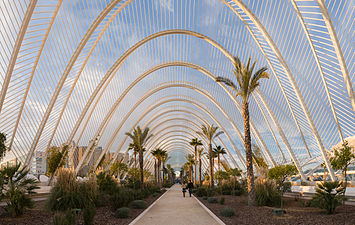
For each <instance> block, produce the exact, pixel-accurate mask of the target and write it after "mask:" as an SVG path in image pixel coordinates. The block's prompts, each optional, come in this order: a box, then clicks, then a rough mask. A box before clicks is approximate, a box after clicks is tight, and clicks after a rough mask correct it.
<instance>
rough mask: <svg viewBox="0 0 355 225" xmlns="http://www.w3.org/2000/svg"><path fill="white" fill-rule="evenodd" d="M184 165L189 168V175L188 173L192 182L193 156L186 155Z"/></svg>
mask: <svg viewBox="0 0 355 225" xmlns="http://www.w3.org/2000/svg"><path fill="white" fill-rule="evenodd" d="M186 160H187V162H186V165H187V166H188V168H189V173H190V181H191V182H192V180H193V173H194V168H193V166H194V165H195V156H194V155H193V154H188V155H187V156H186Z"/></svg>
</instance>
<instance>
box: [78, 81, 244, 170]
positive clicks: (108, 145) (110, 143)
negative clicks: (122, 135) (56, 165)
mask: <svg viewBox="0 0 355 225" xmlns="http://www.w3.org/2000/svg"><path fill="white" fill-rule="evenodd" d="M174 86H181V87H184V86H185V87H188V88H190V89H193V90H196V91H198V92H199V93H201V94H202V95H204V96H205V97H207V98H208V99H209V100H211V101H212V102H213V104H214V105H216V106H217V107H218V108H219V110H220V111H221V112H222V113H223V114H224V115H225V116H226V117H227V119H228V120H229V121H230V122H231V124H232V126H233V128H234V129H235V130H236V132H239V130H238V128H237V127H236V126H235V124H234V122H233V121H232V120H231V118H230V117H229V115H228V114H227V113H226V112H225V111H224V109H223V108H222V107H221V106H220V105H219V104H218V103H217V102H216V101H215V100H214V98H213V97H211V96H209V95H208V94H207V92H206V91H202V90H204V89H202V88H196V87H193V86H191V85H187V84H186V85H185V84H182V83H181V84H180V83H179V84H169V82H167V85H165V86H162V87H158V88H156V89H154V90H152V91H148V92H147V93H145V95H144V96H143V97H142V98H141V99H140V100H139V101H138V102H137V103H136V105H135V106H134V107H133V108H132V109H131V111H130V112H129V113H127V114H126V117H125V118H124V119H123V120H122V122H121V124H120V126H119V128H118V129H116V131H115V132H114V134H113V135H112V137H111V138H110V140H109V143H108V144H107V145H106V147H105V149H106V151H107V150H108V149H110V148H111V145H112V143H113V140H114V138H115V136H116V135H117V134H118V131H119V129H120V128H121V127H122V125H123V123H124V122H125V121H126V119H127V118H128V116H129V115H130V114H131V113H132V112H133V110H134V109H135V107H137V106H138V105H139V104H140V103H141V102H143V101H144V99H146V98H147V97H148V96H150V95H151V94H153V93H155V92H157V91H159V90H160V89H165V88H168V87H174ZM149 92H151V93H149ZM148 93H149V94H148ZM239 137H240V139H241V140H243V138H242V137H241V135H240V136H239ZM231 142H232V141H231ZM86 153H87V152H86ZM103 153H104V152H103ZM237 154H238V156H239V158H240V159H241V160H243V157H242V156H241V155H240V153H239V151H237ZM86 155H87V154H85V155H84V156H85V157H83V159H85V158H86ZM89 158H91V157H89ZM114 159H115V157H114ZM82 163H83V160H82V161H81V163H79V165H78V167H77V171H78V170H79V169H80V168H79V167H81V165H82ZM242 163H243V161H242ZM244 165H245V164H244Z"/></svg>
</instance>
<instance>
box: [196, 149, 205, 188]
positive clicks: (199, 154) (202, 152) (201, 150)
mask: <svg viewBox="0 0 355 225" xmlns="http://www.w3.org/2000/svg"><path fill="white" fill-rule="evenodd" d="M197 153H198V181H199V184H200V185H202V179H201V177H202V156H203V155H204V154H206V153H205V152H204V151H203V148H199V149H197Z"/></svg>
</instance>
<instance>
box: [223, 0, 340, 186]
mask: <svg viewBox="0 0 355 225" xmlns="http://www.w3.org/2000/svg"><path fill="white" fill-rule="evenodd" d="M223 1H224V0H223ZM232 1H233V2H234V3H235V4H236V5H237V6H238V7H239V8H240V9H242V10H243V12H244V13H245V14H246V15H247V16H248V17H249V19H250V20H251V21H252V22H253V24H254V25H255V26H256V27H257V29H258V30H259V32H261V33H262V35H263V37H264V38H265V41H266V42H267V43H268V45H269V47H270V48H271V49H272V51H273V52H274V54H275V56H276V57H277V59H278V61H279V63H280V65H281V66H282V68H283V70H284V71H285V74H286V75H287V77H288V80H289V81H290V84H291V86H292V88H293V89H294V92H295V94H296V97H297V99H298V101H299V103H300V105H301V108H302V110H303V112H304V114H305V116H306V118H307V121H308V124H309V125H310V128H311V129H312V132H313V134H314V136H315V138H316V141H317V143H318V146H319V148H320V151H321V154H322V156H323V159H324V162H325V164H326V166H327V168H328V170H329V172H330V176H331V178H332V180H335V176H334V171H333V169H332V167H331V166H330V162H329V159H328V157H327V155H326V152H325V148H324V145H323V142H322V140H321V138H320V136H319V133H318V130H317V128H316V126H315V124H314V122H313V119H312V117H311V115H310V113H309V110H308V107H307V105H306V103H305V101H304V99H303V96H302V94H301V91H300V90H299V88H298V85H297V83H296V81H295V79H294V77H293V75H292V72H291V70H290V68H289V67H288V65H287V63H286V61H285V59H284V58H283V56H282V54H281V52H280V50H279V49H278V47H277V45H276V44H275V42H274V41H273V39H272V38H271V37H270V35H269V34H268V32H267V31H266V29H265V27H264V26H263V25H262V24H261V22H260V21H259V20H258V18H257V17H256V16H255V15H254V14H253V13H252V12H251V10H250V9H249V8H248V7H247V6H246V5H245V4H244V3H243V2H242V1H241V0H232ZM234 11H235V13H236V14H237V15H238V17H239V18H240V19H241V20H242V21H243V23H244V24H245V25H246V26H247V28H248V30H249V31H250V33H251V34H252V36H253V38H254V39H255V40H256V42H257V44H258V46H259V47H260V50H261V51H262V52H264V56H265V58H266V60H267V61H268V62H269V64H270V66H271V69H272V70H273V72H274V74H275V77H276V79H277V81H278V83H279V86H280V88H281V90H282V91H283V93H284V96H285V98H286V100H287V104H288V105H289V107H290V110H291V112H293V109H292V106H291V105H290V104H289V101H288V97H287V95H286V93H285V92H284V89H283V87H282V84H281V82H280V80H279V78H278V74H277V73H275V70H274V67H273V65H272V63H271V62H270V60H269V58H268V54H266V53H265V50H264V49H263V48H262V46H261V44H260V42H259V39H258V38H257V37H256V36H255V34H254V33H253V31H252V30H251V29H250V27H249V25H248V23H247V22H246V21H245V19H244V18H243V17H242V16H241V15H240V14H239V13H238V12H237V11H236V10H234ZM303 138H304V137H303Z"/></svg>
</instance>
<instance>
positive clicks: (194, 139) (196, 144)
mask: <svg viewBox="0 0 355 225" xmlns="http://www.w3.org/2000/svg"><path fill="white" fill-rule="evenodd" d="M189 143H190V145H192V146H194V148H195V162H196V163H195V179H194V184H195V185H196V180H197V176H196V172H197V171H196V166H197V146H200V145H202V141H201V140H199V139H198V138H193V139H191V141H190V142H189Z"/></svg>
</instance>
